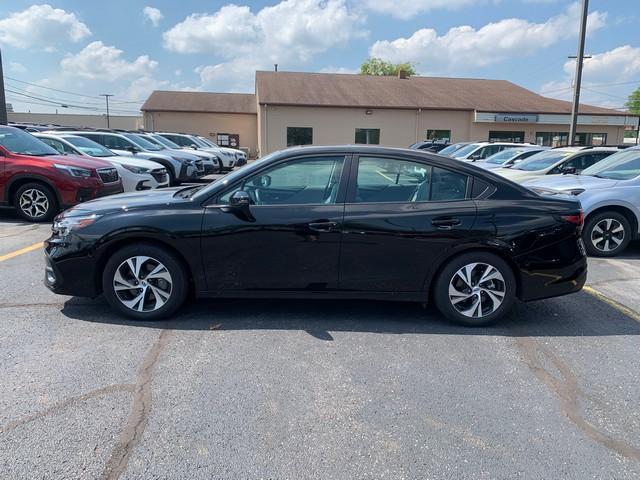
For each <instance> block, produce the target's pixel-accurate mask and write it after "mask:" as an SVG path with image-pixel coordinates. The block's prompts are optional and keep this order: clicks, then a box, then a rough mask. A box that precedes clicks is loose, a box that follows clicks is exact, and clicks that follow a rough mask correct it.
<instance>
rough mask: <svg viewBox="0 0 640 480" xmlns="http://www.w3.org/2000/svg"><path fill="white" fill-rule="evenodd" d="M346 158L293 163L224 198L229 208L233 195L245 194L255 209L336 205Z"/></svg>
mask: <svg viewBox="0 0 640 480" xmlns="http://www.w3.org/2000/svg"><path fill="white" fill-rule="evenodd" d="M343 167H344V156H331V157H314V158H306V159H299V160H292V161H290V162H286V163H283V164H279V165H276V166H274V167H272V168H270V169H267V170H266V171H263V172H260V173H258V174H256V175H252V176H250V177H248V178H247V179H245V180H244V181H243V182H242V184H241V186H240V187H238V188H232V189H230V190H228V191H227V192H225V193H224V194H222V195H221V197H220V198H219V199H218V203H221V204H228V203H229V198H230V197H231V195H232V194H233V193H234V192H236V191H238V190H244V191H245V192H247V193H248V194H249V196H250V197H251V201H252V204H253V205H315V204H333V203H336V199H337V195H338V187H339V184H340V178H341V177H342V169H343Z"/></svg>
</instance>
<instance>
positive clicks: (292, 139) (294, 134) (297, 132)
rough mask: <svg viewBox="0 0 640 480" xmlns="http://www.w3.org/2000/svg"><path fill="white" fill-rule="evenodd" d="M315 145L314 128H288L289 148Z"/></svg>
mask: <svg viewBox="0 0 640 480" xmlns="http://www.w3.org/2000/svg"><path fill="white" fill-rule="evenodd" d="M312 143H313V128H311V127H287V147H294V146H296V145H311V144H312Z"/></svg>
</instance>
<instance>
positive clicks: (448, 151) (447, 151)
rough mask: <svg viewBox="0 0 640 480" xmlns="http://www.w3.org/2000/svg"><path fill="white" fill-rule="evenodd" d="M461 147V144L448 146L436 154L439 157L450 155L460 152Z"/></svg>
mask: <svg viewBox="0 0 640 480" xmlns="http://www.w3.org/2000/svg"><path fill="white" fill-rule="evenodd" d="M462 147H464V144H461V143H454V144H452V145H449V146H447V147H444V148H443V149H442V150H440V151H439V152H438V153H439V154H440V155H450V154H452V153H453V152H455V151H457V150H460V149H461V148H462Z"/></svg>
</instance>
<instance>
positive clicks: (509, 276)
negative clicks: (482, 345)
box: [433, 252, 516, 326]
mask: <svg viewBox="0 0 640 480" xmlns="http://www.w3.org/2000/svg"><path fill="white" fill-rule="evenodd" d="M515 295H516V281H515V277H514V275H513V272H512V270H511V267H510V266H509V265H508V264H507V262H505V261H504V260H503V259H502V258H500V257H498V256H497V255H494V254H491V253H488V252H470V253H465V254H462V255H459V256H457V257H454V258H453V259H452V260H450V261H449V263H447V264H446V265H445V267H444V268H443V269H442V271H441V272H440V275H438V278H437V279H436V283H435V286H434V290H433V296H434V301H435V303H436V306H437V307H438V309H439V310H440V312H442V314H443V315H444V316H445V317H447V318H448V319H449V320H451V321H453V322H455V323H458V324H461V325H466V326H484V325H488V324H490V323H493V322H495V321H496V320H498V319H499V318H500V317H502V316H503V315H504V314H505V313H507V312H508V311H509V309H510V308H511V306H512V305H513V301H514V299H515Z"/></svg>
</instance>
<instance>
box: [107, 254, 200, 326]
mask: <svg viewBox="0 0 640 480" xmlns="http://www.w3.org/2000/svg"><path fill="white" fill-rule="evenodd" d="M136 256H144V257H150V259H151V260H149V261H146V262H142V263H141V266H139V267H138V269H139V270H140V274H141V275H140V277H139V278H138V279H136V277H135V276H127V275H126V274H127V272H131V273H134V272H132V271H131V269H130V268H128V267H127V266H125V265H124V263H125V262H126V261H127V259H130V258H133V257H136ZM154 262H158V263H160V264H162V265H163V266H164V267H165V269H166V271H168V274H169V279H170V282H167V281H166V280H165V282H167V283H170V284H171V287H170V288H169V289H166V288H164V285H162V284H159V283H158V282H159V281H160V280H164V279H158V278H157V277H155V278H149V279H147V278H146V276H145V275H144V273H150V272H149V271H150V270H152V269H153V268H154V267H155V266H157V265H156V264H155V263H154ZM134 265H135V264H134ZM121 266H122V269H123V270H121V271H120V275H121V276H122V277H125V279H126V280H127V281H128V282H129V284H135V285H138V284H140V287H139V288H137V289H136V290H133V289H127V290H123V291H120V292H116V291H115V287H114V277H115V276H116V271H117V270H118V269H119V268H120V267H121ZM147 281H148V283H145V282H147ZM136 282H139V283H136ZM143 284H144V289H145V293H144V295H143V300H144V301H145V302H146V303H147V304H148V305H149V306H150V307H151V304H152V302H153V306H154V308H155V306H157V300H156V299H155V296H154V293H155V292H156V291H158V290H157V289H159V288H162V290H161V291H163V292H165V293H166V292H168V297H167V298H166V299H162V300H163V301H164V304H162V305H161V306H159V307H158V308H157V309H153V310H147V311H138V309H137V307H139V305H140V303H139V302H138V303H137V304H135V305H133V307H135V308H136V309H135V310H134V309H132V308H130V307H128V306H126V305H125V304H124V303H123V300H124V301H134V300H135V298H137V296H139V295H140V292H141V291H142V290H143V289H142V286H143ZM123 285H124V284H123ZM153 286H155V289H154V288H153ZM102 289H103V292H104V296H105V298H106V299H107V302H108V303H109V305H110V306H111V307H112V308H113V309H114V310H116V311H117V312H118V313H120V314H122V315H125V316H127V317H130V318H133V319H135V320H160V319H162V318H166V317H168V316H170V315H171V314H173V313H175V311H176V310H178V308H180V306H182V304H183V303H184V301H185V299H186V298H187V294H188V292H189V282H188V274H187V270H186V268H185V266H184V265H183V264H182V262H181V261H180V260H179V259H178V258H177V257H176V256H175V255H174V254H172V253H171V252H170V251H168V250H167V249H165V248H162V247H159V246H156V245H152V244H148V243H138V244H135V245H129V246H126V247H123V248H121V249H120V250H118V251H116V252H115V253H114V254H113V255H111V257H110V258H109V260H108V262H107V264H106V265H105V268H104V272H103V274H102ZM143 309H144V307H143Z"/></svg>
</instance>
